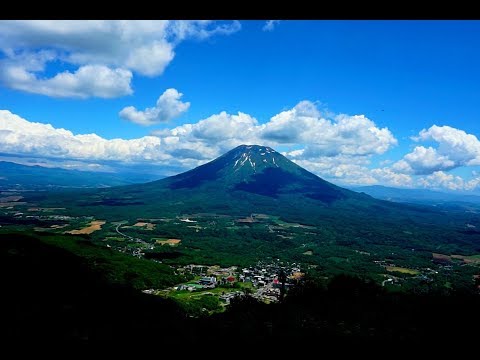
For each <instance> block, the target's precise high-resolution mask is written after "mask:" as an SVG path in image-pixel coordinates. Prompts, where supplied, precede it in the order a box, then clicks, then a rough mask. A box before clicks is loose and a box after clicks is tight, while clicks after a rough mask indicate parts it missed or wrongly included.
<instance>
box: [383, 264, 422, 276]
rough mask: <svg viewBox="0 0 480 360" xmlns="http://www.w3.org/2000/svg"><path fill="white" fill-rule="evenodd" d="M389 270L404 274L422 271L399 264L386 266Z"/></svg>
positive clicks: (416, 273) (414, 273) (415, 273)
mask: <svg viewBox="0 0 480 360" xmlns="http://www.w3.org/2000/svg"><path fill="white" fill-rule="evenodd" d="M385 268H386V269H387V271H391V272H399V273H402V274H409V275H418V274H419V273H420V272H419V271H418V270H414V269H409V268H404V267H399V266H386V267H385Z"/></svg>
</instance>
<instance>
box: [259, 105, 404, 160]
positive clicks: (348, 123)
mask: <svg viewBox="0 0 480 360" xmlns="http://www.w3.org/2000/svg"><path fill="white" fill-rule="evenodd" d="M261 137H262V138H263V139H265V140H271V141H273V142H276V143H278V144H298V143H300V144H306V145H307V146H306V147H305V149H304V151H303V152H302V153H298V154H296V155H297V157H298V158H299V159H312V158H317V157H319V156H328V157H331V156H336V155H338V154H348V155H352V156H368V155H372V154H383V153H384V152H385V151H387V150H388V149H389V148H391V147H392V146H395V145H396V144H397V140H396V139H395V137H394V136H393V134H392V133H391V132H390V130H388V128H381V129H380V128H378V127H377V126H376V125H375V123H374V122H373V121H372V120H370V119H368V118H367V117H365V116H364V115H354V116H349V115H344V114H342V115H338V116H335V117H334V118H333V119H327V118H325V117H323V116H321V114H320V113H319V111H318V109H317V107H316V106H315V104H313V103H312V102H310V101H302V102H300V103H299V104H297V105H296V106H295V107H294V108H293V109H290V110H286V111H283V112H281V113H279V114H278V115H275V116H274V117H272V118H271V120H270V121H269V122H268V123H266V124H265V125H264V126H263V128H262V129H261ZM292 155H294V154H292Z"/></svg>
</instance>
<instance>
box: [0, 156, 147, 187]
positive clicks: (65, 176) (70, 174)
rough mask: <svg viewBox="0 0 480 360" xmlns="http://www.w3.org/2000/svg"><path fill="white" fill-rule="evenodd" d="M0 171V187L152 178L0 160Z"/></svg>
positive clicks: (80, 184)
mask: <svg viewBox="0 0 480 360" xmlns="http://www.w3.org/2000/svg"><path fill="white" fill-rule="evenodd" d="M0 174H1V175H0V190H40V189H52V188H53V189H55V188H92V187H93V188H98V187H110V186H119V185H127V184H134V183H139V182H145V181H149V180H152V177H151V176H148V175H145V176H142V175H138V174H128V173H108V172H94V171H79V170H66V169H61V168H47V167H43V166H38V165H34V166H27V165H21V164H16V163H12V162H7V161H0Z"/></svg>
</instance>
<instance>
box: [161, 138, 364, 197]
mask: <svg viewBox="0 0 480 360" xmlns="http://www.w3.org/2000/svg"><path fill="white" fill-rule="evenodd" d="M165 181H166V182H168V183H169V185H168V186H169V188H170V189H172V190H177V189H198V190H200V189H204V190H206V189H207V188H211V187H213V188H215V189H216V191H221V190H225V191H228V192H230V193H236V192H239V191H243V192H249V193H254V194H258V195H262V196H269V197H275V198H276V197H278V196H281V195H282V194H283V195H285V194H292V193H295V194H303V195H304V196H307V197H309V198H312V199H316V200H320V201H323V202H325V203H330V202H332V201H335V200H340V199H343V198H345V197H347V196H348V195H349V193H352V195H353V194H355V193H353V192H350V191H348V190H346V189H342V188H340V187H338V186H335V185H333V184H331V183H329V182H327V181H325V180H323V179H321V178H320V177H318V176H316V175H314V174H312V173H310V172H308V171H307V170H305V169H303V168H302V167H300V166H298V165H297V164H295V163H294V162H292V161H291V160H289V159H287V158H286V157H285V156H283V155H282V154H280V153H278V152H277V151H275V150H273V149H272V148H270V147H268V146H259V145H240V146H237V147H236V148H234V149H232V150H230V151H229V152H227V153H225V154H224V155H222V156H220V157H218V158H217V159H215V160H213V161H211V162H209V163H206V164H204V165H201V166H199V167H197V168H195V169H193V170H190V171H187V172H185V173H182V174H179V175H176V176H173V177H170V178H168V179H164V180H160V181H159V183H160V182H165ZM355 195H356V194H355Z"/></svg>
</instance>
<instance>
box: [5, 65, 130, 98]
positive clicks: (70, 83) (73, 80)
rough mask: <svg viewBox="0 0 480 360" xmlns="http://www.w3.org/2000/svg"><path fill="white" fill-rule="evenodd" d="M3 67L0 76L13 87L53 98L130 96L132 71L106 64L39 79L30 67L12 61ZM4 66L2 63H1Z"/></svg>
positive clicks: (84, 67) (82, 67)
mask: <svg viewBox="0 0 480 360" xmlns="http://www.w3.org/2000/svg"><path fill="white" fill-rule="evenodd" d="M4 64H7V65H6V66H3V67H1V68H0V78H1V79H3V82H4V84H6V85H7V86H9V87H10V88H12V89H16V90H21V91H25V92H29V93H34V94H43V95H48V96H52V97H69V98H81V99H85V98H88V97H91V96H95V97H100V98H115V97H118V96H124V95H130V94H132V92H133V90H132V88H131V86H130V82H131V79H132V73H131V72H130V71H129V70H125V69H120V68H117V69H110V68H108V67H106V66H103V65H85V66H81V67H79V68H78V69H77V70H76V71H75V72H73V73H72V72H69V71H64V72H61V73H58V74H57V75H55V76H54V77H51V78H48V79H42V78H38V77H37V75H36V74H35V73H34V72H31V71H29V69H28V67H26V66H21V65H19V64H15V63H13V62H7V63H4ZM0 66H1V65H0Z"/></svg>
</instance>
